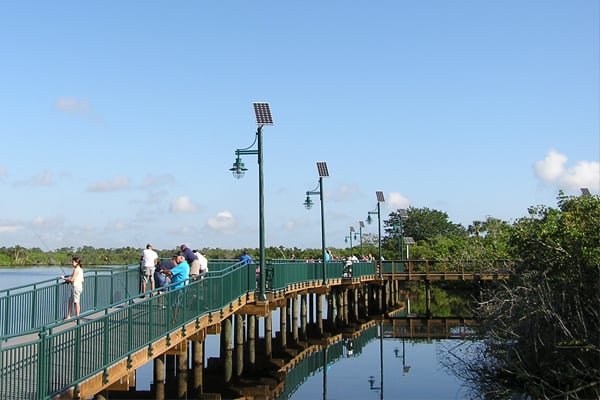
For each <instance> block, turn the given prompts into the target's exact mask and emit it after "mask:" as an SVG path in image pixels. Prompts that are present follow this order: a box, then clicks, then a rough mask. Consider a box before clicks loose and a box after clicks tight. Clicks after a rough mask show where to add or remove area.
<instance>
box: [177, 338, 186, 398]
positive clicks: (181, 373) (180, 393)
mask: <svg viewBox="0 0 600 400" xmlns="http://www.w3.org/2000/svg"><path fill="white" fill-rule="evenodd" d="M185 349H186V351H182V352H181V353H179V354H178V355H177V356H176V357H177V398H178V399H187V390H188V387H187V386H188V385H187V382H188V364H189V363H188V361H189V360H188V352H187V346H185Z"/></svg>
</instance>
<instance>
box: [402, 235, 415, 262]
mask: <svg viewBox="0 0 600 400" xmlns="http://www.w3.org/2000/svg"><path fill="white" fill-rule="evenodd" d="M404 243H406V259H407V260H409V259H410V255H409V252H408V246H410V245H412V244H415V239H413V238H412V236H405V237H404Z"/></svg>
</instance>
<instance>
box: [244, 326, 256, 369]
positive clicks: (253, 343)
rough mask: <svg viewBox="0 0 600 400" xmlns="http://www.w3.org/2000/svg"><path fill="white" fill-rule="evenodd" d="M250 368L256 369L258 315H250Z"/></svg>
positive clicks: (248, 331) (248, 332)
mask: <svg viewBox="0 0 600 400" xmlns="http://www.w3.org/2000/svg"><path fill="white" fill-rule="evenodd" d="M247 318H248V326H247V327H246V330H247V334H248V344H247V346H248V366H249V367H250V368H251V369H254V367H255V366H256V315H248V317H247Z"/></svg>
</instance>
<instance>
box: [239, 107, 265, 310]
mask: <svg viewBox="0 0 600 400" xmlns="http://www.w3.org/2000/svg"><path fill="white" fill-rule="evenodd" d="M252 105H253V107H254V115H255V116H256V124H257V125H258V129H257V130H256V137H255V138H254V142H253V143H252V144H251V145H250V146H248V147H245V148H243V149H237V150H236V151H235V162H234V163H233V167H232V168H230V169H229V170H230V171H231V172H232V173H233V176H234V177H235V178H236V179H241V178H242V177H243V176H244V173H245V172H246V171H247V170H248V169H247V168H246V167H245V166H244V163H243V162H242V159H241V157H240V156H241V155H256V156H257V158H258V220H259V245H258V247H259V252H260V255H259V258H260V260H259V266H260V267H259V268H260V275H259V276H260V278H259V288H258V289H259V291H258V299H259V300H260V301H265V300H267V296H266V293H265V292H266V281H265V276H266V275H265V201H264V175H263V149H262V148H263V145H262V128H263V126H264V125H273V117H272V116H271V109H270V107H269V103H252ZM254 144H257V149H252V147H254Z"/></svg>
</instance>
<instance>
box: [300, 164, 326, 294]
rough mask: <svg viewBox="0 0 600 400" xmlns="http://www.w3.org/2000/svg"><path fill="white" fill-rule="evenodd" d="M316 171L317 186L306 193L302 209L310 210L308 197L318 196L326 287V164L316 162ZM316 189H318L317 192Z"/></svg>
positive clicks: (311, 203) (311, 204)
mask: <svg viewBox="0 0 600 400" xmlns="http://www.w3.org/2000/svg"><path fill="white" fill-rule="evenodd" d="M317 170H318V172H319V185H318V186H317V187H316V188H315V189H313V190H308V191H307V192H306V200H305V201H304V207H306V209H307V210H310V208H311V207H312V206H313V201H312V200H311V199H310V196H314V195H319V198H320V200H321V262H322V265H323V285H327V272H326V271H327V270H326V267H325V252H326V251H327V249H326V247H325V209H324V205H323V204H324V202H323V177H326V176H329V171H328V169H327V163H326V162H324V161H319V162H317ZM317 188H318V189H319V190H318V191H317Z"/></svg>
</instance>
